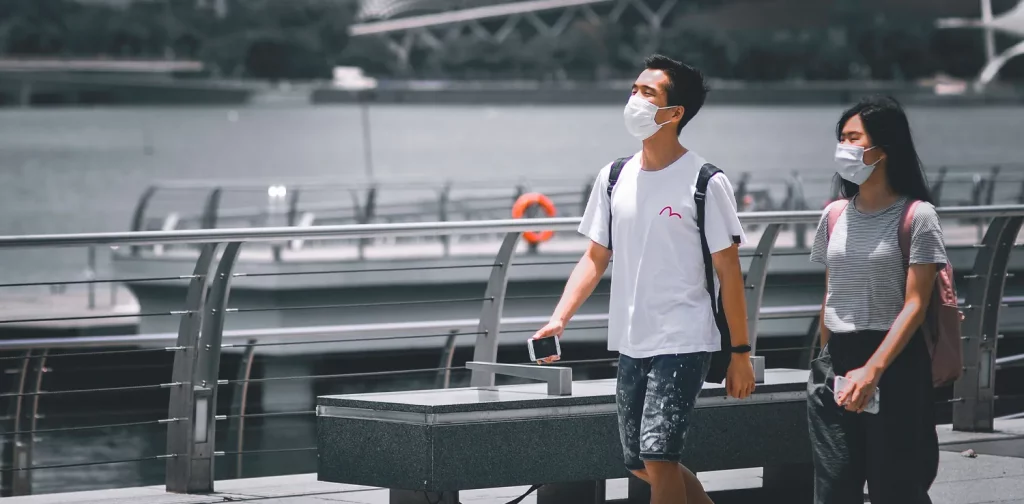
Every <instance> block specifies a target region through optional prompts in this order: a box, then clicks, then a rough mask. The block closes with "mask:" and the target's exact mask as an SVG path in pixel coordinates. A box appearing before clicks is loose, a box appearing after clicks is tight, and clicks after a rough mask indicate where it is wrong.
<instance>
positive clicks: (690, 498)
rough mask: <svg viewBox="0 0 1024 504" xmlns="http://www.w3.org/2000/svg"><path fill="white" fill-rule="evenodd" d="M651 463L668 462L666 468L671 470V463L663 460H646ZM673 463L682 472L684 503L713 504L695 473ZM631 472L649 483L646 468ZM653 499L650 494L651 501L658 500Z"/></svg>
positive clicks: (649, 479) (649, 478)
mask: <svg viewBox="0 0 1024 504" xmlns="http://www.w3.org/2000/svg"><path fill="white" fill-rule="evenodd" d="M651 464H669V465H668V467H667V469H666V470H672V467H671V465H672V464H671V463H663V462H648V463H647V465H648V466H650V465H651ZM674 465H675V466H676V468H678V469H679V470H680V471H682V474H683V487H684V488H685V493H686V504H714V502H713V501H712V500H711V497H710V496H708V493H707V492H706V491H705V490H704V484H703V483H701V482H700V480H699V479H697V475H696V474H693V471H690V470H689V469H687V468H686V466H684V465H682V464H674ZM632 472H633V475H635V476H636V477H637V478H640V479H642V480H644V481H645V482H647V483H648V484H650V483H651V477H650V475H648V473H647V469H644V470H642V471H632ZM675 495H678V494H675ZM653 499H654V497H653V495H652V502H658V501H655V500H653ZM668 502H672V501H668Z"/></svg>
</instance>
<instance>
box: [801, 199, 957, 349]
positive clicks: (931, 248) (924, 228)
mask: <svg viewBox="0 0 1024 504" xmlns="http://www.w3.org/2000/svg"><path fill="white" fill-rule="evenodd" d="M832 204H833V205H835V204H838V203H832ZM906 204H907V198H900V199H899V201H897V202H896V203H894V204H893V205H892V206H890V207H889V208H886V209H884V210H881V211H879V212H875V213H871V214H867V213H863V212H861V211H860V210H857V207H856V197H855V198H854V199H853V200H851V201H850V203H849V205H848V206H847V208H846V210H845V211H844V212H843V213H842V215H840V216H839V219H838V220H837V221H836V225H835V228H834V229H833V230H832V239H831V240H829V237H828V212H829V209H828V208H826V209H825V212H824V213H823V214H822V216H821V221H820V222H819V223H818V231H817V234H816V236H815V238H814V245H813V247H812V248H811V261H814V262H817V263H821V264H824V265H825V266H826V267H827V268H828V277H829V278H828V295H827V297H826V301H825V327H827V328H828V329H829V330H830V331H832V332H837V333H845V332H854V331H869V330H874V331H888V330H889V328H890V327H891V326H892V324H893V323H894V322H895V321H896V317H897V316H898V315H899V313H900V311H902V310H903V300H904V297H905V294H906V285H907V274H906V271H905V270H904V269H903V254H902V252H901V251H900V244H899V235H898V233H899V224H900V222H899V221H900V215H901V214H902V213H903V208H904V207H905V205H906ZM830 207H831V205H830ZM946 260H947V259H946V248H945V245H944V244H943V240H942V228H941V227H940V225H939V217H938V215H936V213H935V207H933V206H932V205H930V204H928V203H924V202H921V203H920V204H918V205H917V208H915V209H914V220H913V222H912V224H911V240H910V263H911V264H943V265H944V264H946Z"/></svg>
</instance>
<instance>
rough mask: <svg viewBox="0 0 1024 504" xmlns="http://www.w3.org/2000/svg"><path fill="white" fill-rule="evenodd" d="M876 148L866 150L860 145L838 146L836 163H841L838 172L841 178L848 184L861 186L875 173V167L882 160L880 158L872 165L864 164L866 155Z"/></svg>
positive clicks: (841, 144)
mask: <svg viewBox="0 0 1024 504" xmlns="http://www.w3.org/2000/svg"><path fill="white" fill-rule="evenodd" d="M874 148H875V146H872V147H869V148H867V149H865V148H864V147H861V146H859V145H847V144H843V143H839V144H838V145H836V156H835V159H836V163H839V168H838V169H837V170H836V171H837V172H838V173H839V176H840V177H842V178H843V180H846V181H848V182H851V183H854V184H857V185H861V184H863V183H864V182H865V181H866V180H867V179H868V177H870V176H871V173H872V172H874V171H875V165H877V164H878V161H881V160H882V158H878V161H875V162H874V163H872V164H864V153H865V152H867V151H869V150H871V149H874Z"/></svg>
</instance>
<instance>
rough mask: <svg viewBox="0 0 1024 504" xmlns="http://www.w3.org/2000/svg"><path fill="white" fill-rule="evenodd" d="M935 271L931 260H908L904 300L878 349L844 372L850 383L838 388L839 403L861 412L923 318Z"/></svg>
mask: <svg viewBox="0 0 1024 504" xmlns="http://www.w3.org/2000/svg"><path fill="white" fill-rule="evenodd" d="M937 272H938V265H935V264H912V265H911V266H910V269H909V271H907V292H906V301H904V303H903V310H901V311H900V314H899V316H897V317H896V321H895V322H894V323H893V325H892V328H890V329H889V333H888V334H886V336H885V339H883V340H882V343H881V344H880V345H878V349H876V350H875V353H874V354H872V355H871V358H870V359H868V361H867V363H865V364H864V367H861V368H859V369H854V370H853V371H850V372H849V373H847V374H846V377H847V378H850V380H851V382H852V383H851V384H850V386H849V387H848V388H847V389H846V390H845V391H842V392H839V403H840V404H842V403H843V402H846V401H847V398H849V402H848V403H847V404H846V409H847V410H850V411H856V412H858V413H859V412H861V411H863V410H864V407H865V406H867V404H868V400H869V399H870V398H871V396H872V395H873V394H874V393H875V387H877V386H878V381H879V380H880V379H881V378H882V374H883V373H885V370H886V369H888V368H889V366H890V365H892V362H893V361H894V360H896V356H898V355H899V354H900V352H902V351H903V349H904V348H905V347H906V346H907V343H908V342H909V341H910V338H911V337H913V336H914V333H916V332H917V330H918V328H920V327H921V324H922V323H923V322H924V317H925V313H926V312H927V311H928V301H929V300H930V299H931V297H932V290H933V288H934V286H935V275H936V273H937Z"/></svg>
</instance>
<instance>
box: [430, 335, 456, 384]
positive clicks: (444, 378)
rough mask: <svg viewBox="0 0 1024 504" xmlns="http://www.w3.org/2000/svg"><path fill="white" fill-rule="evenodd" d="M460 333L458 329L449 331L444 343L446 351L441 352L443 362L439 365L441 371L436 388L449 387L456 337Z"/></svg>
mask: <svg viewBox="0 0 1024 504" xmlns="http://www.w3.org/2000/svg"><path fill="white" fill-rule="evenodd" d="M458 335H459V330H458V329H452V330H450V331H448V338H447V339H446V340H445V343H444V351H443V352H442V353H441V363H440V365H439V366H438V368H440V371H439V372H438V374H437V382H436V384H435V385H434V387H435V388H445V389H446V388H448V386H449V385H450V384H451V379H452V370H451V367H452V357H454V356H455V339H456V337H458Z"/></svg>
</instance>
